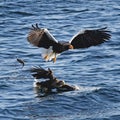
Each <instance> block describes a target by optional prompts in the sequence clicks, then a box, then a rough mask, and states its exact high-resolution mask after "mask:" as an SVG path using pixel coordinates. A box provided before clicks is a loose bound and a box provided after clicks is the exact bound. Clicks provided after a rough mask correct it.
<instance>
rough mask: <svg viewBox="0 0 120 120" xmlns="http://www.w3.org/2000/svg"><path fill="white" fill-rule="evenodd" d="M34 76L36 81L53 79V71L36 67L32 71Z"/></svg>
mask: <svg viewBox="0 0 120 120" xmlns="http://www.w3.org/2000/svg"><path fill="white" fill-rule="evenodd" d="M30 71H31V73H32V76H33V77H35V78H36V79H40V78H44V79H46V78H51V77H53V74H52V71H51V70H50V69H49V68H48V70H45V69H43V68H42V67H34V68H32V69H31V70H30Z"/></svg>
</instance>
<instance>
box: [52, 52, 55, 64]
mask: <svg viewBox="0 0 120 120" xmlns="http://www.w3.org/2000/svg"><path fill="white" fill-rule="evenodd" d="M52 61H53V63H55V62H56V53H55V57H54V58H53V59H52Z"/></svg>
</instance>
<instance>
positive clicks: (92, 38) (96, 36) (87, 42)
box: [27, 24, 111, 62]
mask: <svg viewBox="0 0 120 120" xmlns="http://www.w3.org/2000/svg"><path fill="white" fill-rule="evenodd" d="M109 33H110V31H108V30H106V27H104V28H101V29H94V30H84V31H82V32H79V33H78V34H76V35H75V36H73V38H72V39H71V40H70V41H69V42H66V41H57V40H56V39H55V38H54V37H53V36H52V34H51V33H50V32H49V31H48V30H47V29H46V28H39V27H38V24H36V25H32V28H31V31H30V33H29V34H28V37H27V40H28V41H29V42H30V43H31V44H33V45H34V46H37V47H40V48H41V49H42V53H41V54H42V57H43V58H44V59H45V60H46V61H51V60H52V61H53V62H55V61H56V58H57V56H58V55H60V54H61V53H62V52H64V51H67V50H69V49H79V48H88V47H91V46H96V45H99V44H101V43H103V42H105V41H107V40H109V39H110V37H111V35H110V34H109Z"/></svg>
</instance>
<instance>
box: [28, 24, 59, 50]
mask: <svg viewBox="0 0 120 120" xmlns="http://www.w3.org/2000/svg"><path fill="white" fill-rule="evenodd" d="M27 40H28V42H30V43H31V44H33V45H34V46H37V47H42V48H45V49H48V48H50V46H54V45H55V44H57V40H56V39H55V38H54V37H53V36H52V35H51V34H50V32H49V31H48V30H47V29H41V28H39V27H38V24H36V25H35V26H34V25H32V29H31V31H30V33H29V34H28V37H27Z"/></svg>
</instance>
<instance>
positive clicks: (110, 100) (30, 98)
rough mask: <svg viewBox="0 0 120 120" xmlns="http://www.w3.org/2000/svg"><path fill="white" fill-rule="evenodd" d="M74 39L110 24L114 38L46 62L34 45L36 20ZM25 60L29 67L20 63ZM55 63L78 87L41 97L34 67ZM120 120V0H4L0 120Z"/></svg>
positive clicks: (0, 12)
mask: <svg viewBox="0 0 120 120" xmlns="http://www.w3.org/2000/svg"><path fill="white" fill-rule="evenodd" d="M35 23H39V25H40V26H41V27H45V28H48V29H49V30H50V32H51V33H52V34H53V35H54V37H55V38H56V39H57V40H67V41H69V40H70V39H71V38H72V36H73V35H75V34H76V33H77V32H78V31H79V30H81V29H86V28H101V27H105V26H107V27H108V29H109V30H110V31H111V35H112V38H111V40H110V41H109V42H106V43H104V44H102V45H100V46H96V47H91V48H88V49H81V50H74V51H68V52H65V53H63V54H62V55H61V56H59V57H58V59H57V62H56V63H55V64H53V63H52V62H44V60H43V59H42V58H41V55H40V51H39V49H38V48H36V47H33V46H32V45H30V44H29V43H28V42H27V40H26V37H27V34H28V32H29V28H30V27H31V24H35ZM16 58H20V59H23V60H24V61H25V66H24V67H23V68H22V66H21V64H19V63H18V62H17V61H16ZM37 65H40V66H42V67H43V68H45V69H47V68H48V67H50V68H51V69H52V70H53V72H54V74H55V76H56V77H57V78H58V79H60V80H65V81H66V83H68V84H71V85H76V86H78V87H79V88H80V90H78V91H72V92H65V93H59V94H52V95H48V96H46V97H40V96H39V94H38V92H37V91H36V90H35V89H34V88H33V81H34V80H33V77H32V76H31V74H30V72H29V69H30V68H31V67H32V66H37ZM59 119H61V120H120V1H119V0H99V1H98V0H84V1H83V0H66V1H65V0H51V1H48V0H16V2H15V1H14V0H1V2H0V120H59Z"/></svg>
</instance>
